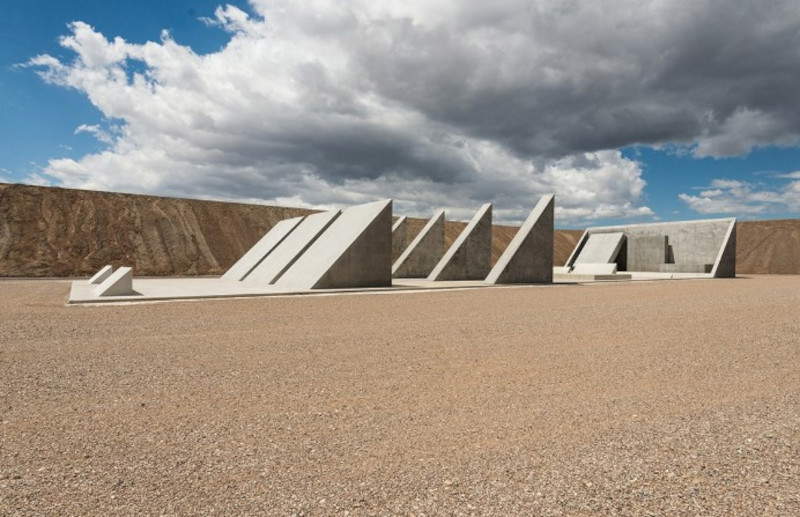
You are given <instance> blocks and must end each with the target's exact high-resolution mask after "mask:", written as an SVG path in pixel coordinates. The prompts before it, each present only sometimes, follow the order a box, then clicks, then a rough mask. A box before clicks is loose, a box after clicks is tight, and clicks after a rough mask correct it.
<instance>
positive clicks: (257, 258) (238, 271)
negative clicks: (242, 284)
mask: <svg viewBox="0 0 800 517" xmlns="http://www.w3.org/2000/svg"><path fill="white" fill-rule="evenodd" d="M304 217H305V216H303V217H292V218H291V219H284V220H282V221H278V222H277V223H276V224H275V225H274V226H273V227H272V228H270V229H269V231H268V232H267V233H265V234H264V236H263V237H261V239H259V241H258V242H257V243H255V245H253V247H251V248H250V249H249V250H247V252H246V253H245V254H244V255H242V257H241V258H240V259H239V260H237V261H236V263H235V264H234V265H232V266H231V267H230V269H228V270H227V271H226V272H225V274H224V275H222V279H223V280H237V281H238V280H244V279H245V278H246V277H247V275H249V274H250V272H251V271H253V269H255V267H256V266H258V265H259V264H260V263H261V261H262V260H264V258H265V257H267V256H268V255H269V254H270V253H272V251H273V250H274V249H275V248H277V247H278V245H279V244H280V243H281V242H283V240H284V239H285V238H286V237H287V236H288V235H289V234H290V233H291V232H292V230H294V229H295V228H297V225H299V224H300V222H302V220H303V219H304Z"/></svg>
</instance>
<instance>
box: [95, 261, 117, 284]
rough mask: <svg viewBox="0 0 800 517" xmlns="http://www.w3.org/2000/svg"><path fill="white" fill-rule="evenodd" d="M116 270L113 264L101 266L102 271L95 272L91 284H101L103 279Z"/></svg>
mask: <svg viewBox="0 0 800 517" xmlns="http://www.w3.org/2000/svg"><path fill="white" fill-rule="evenodd" d="M113 272H114V267H113V266H111V265H107V266H103V267H102V268H100V271H98V272H97V273H95V274H94V276H93V277H92V278H90V279H89V283H90V284H101V283H103V280H105V279H106V278H108V277H109V275H111V273H113Z"/></svg>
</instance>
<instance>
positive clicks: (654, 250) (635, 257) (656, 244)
mask: <svg viewBox="0 0 800 517" xmlns="http://www.w3.org/2000/svg"><path fill="white" fill-rule="evenodd" d="M667 242H668V241H667V236H666V235H664V234H657V235H637V234H632V235H630V236H628V239H627V241H626V243H625V252H626V253H625V255H626V256H625V266H626V269H627V270H628V271H659V267H661V266H663V265H664V264H666V263H667ZM701 272H702V271H701Z"/></svg>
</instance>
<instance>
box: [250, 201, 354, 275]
mask: <svg viewBox="0 0 800 517" xmlns="http://www.w3.org/2000/svg"><path fill="white" fill-rule="evenodd" d="M339 214H341V210H330V211H328V212H322V213H318V214H311V215H309V216H306V218H305V219H303V220H302V221H301V222H300V224H298V225H297V227H295V229H294V230H292V232H291V233H290V234H289V235H287V236H286V238H285V239H283V241H282V242H281V243H280V244H278V246H277V247H276V248H275V249H274V250H272V253H270V254H269V255H267V256H266V257H265V258H264V260H262V261H261V263H260V264H258V265H257V266H256V267H255V268H254V269H253V270H252V271H251V272H250V274H249V275H247V277H245V279H244V281H245V282H248V283H258V284H262V285H265V284H274V283H275V282H276V281H277V280H278V279H279V278H280V277H281V275H283V274H284V273H285V272H286V271H287V270H288V269H289V267H291V266H292V264H294V263H295V261H296V260H297V259H298V258H299V257H300V256H302V254H303V252H305V251H306V250H307V249H308V248H309V247H310V246H311V245H312V244H314V241H316V240H317V238H318V237H319V236H320V235H322V233H323V232H324V231H325V229H326V228H328V226H330V224H331V223H333V221H334V220H335V219H336V218H337V217H339Z"/></svg>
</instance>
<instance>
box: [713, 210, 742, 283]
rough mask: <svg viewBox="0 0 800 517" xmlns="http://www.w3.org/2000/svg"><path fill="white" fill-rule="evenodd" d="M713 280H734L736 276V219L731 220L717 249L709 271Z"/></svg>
mask: <svg viewBox="0 0 800 517" xmlns="http://www.w3.org/2000/svg"><path fill="white" fill-rule="evenodd" d="M711 276H713V277H714V278H734V277H735V276H736V219H735V218H734V219H731V222H730V225H729V226H728V231H727V232H725V238H724V239H723V241H722V245H721V246H720V248H719V254H718V255H717V260H716V261H715V262H714V267H713V269H712V270H711Z"/></svg>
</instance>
